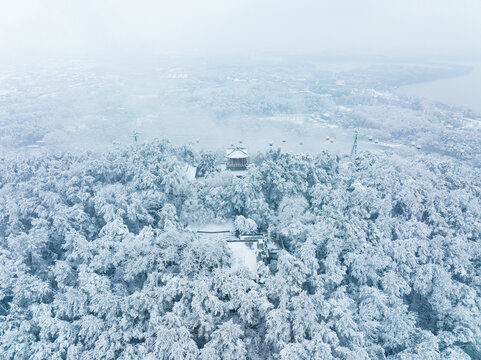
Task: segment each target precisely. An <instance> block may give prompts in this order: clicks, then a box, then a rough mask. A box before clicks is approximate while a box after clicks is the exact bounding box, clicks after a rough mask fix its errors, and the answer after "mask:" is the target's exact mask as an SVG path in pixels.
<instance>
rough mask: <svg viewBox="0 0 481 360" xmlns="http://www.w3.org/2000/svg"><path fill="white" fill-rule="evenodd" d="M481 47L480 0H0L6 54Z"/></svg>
mask: <svg viewBox="0 0 481 360" xmlns="http://www.w3.org/2000/svg"><path fill="white" fill-rule="evenodd" d="M136 53H139V54H142V55H157V54H164V53H166V54H179V55H182V54H194V55H195V54H202V55H211V54H224V55H237V54H240V55H254V54H262V53H282V54H299V53H312V54H361V55H368V54H374V55H392V54H394V55H426V54H427V55H432V54H479V53H481V0H396V1H394V0H329V1H323V0H289V1H287V0H172V1H171V0H157V1H152V0H130V1H128V0H0V55H1V57H2V59H9V60H16V59H23V58H26V59H33V58H36V57H38V58H44V57H53V58H56V57H78V56H92V55H93V56H102V57H103V56H117V54H136Z"/></svg>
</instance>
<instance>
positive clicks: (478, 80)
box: [398, 63, 481, 114]
mask: <svg viewBox="0 0 481 360" xmlns="http://www.w3.org/2000/svg"><path fill="white" fill-rule="evenodd" d="M470 65H471V66H473V71H471V72H470V73H468V74H466V75H462V76H458V77H453V78H445V79H441V80H436V81H430V82H424V83H418V84H409V85H404V86H401V87H399V88H398V92H399V93H400V94H403V95H410V96H415V97H423V98H428V99H431V100H435V101H440V102H443V103H446V104H449V105H454V106H460V107H463V108H467V109H470V110H472V111H474V112H475V113H477V114H480V113H481V63H477V64H470Z"/></svg>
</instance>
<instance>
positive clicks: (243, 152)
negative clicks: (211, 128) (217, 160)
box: [225, 147, 249, 159]
mask: <svg viewBox="0 0 481 360" xmlns="http://www.w3.org/2000/svg"><path fill="white" fill-rule="evenodd" d="M225 156H226V157H227V158H229V159H245V158H248V157H249V154H248V152H247V149H246V148H241V147H235V148H229V149H227V150H226V153H225Z"/></svg>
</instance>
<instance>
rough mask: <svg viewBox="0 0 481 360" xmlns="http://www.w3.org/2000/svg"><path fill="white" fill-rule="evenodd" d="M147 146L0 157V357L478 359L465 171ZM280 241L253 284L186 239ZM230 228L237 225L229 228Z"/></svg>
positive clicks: (480, 211) (474, 206)
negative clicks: (238, 169) (236, 230)
mask: <svg viewBox="0 0 481 360" xmlns="http://www.w3.org/2000/svg"><path fill="white" fill-rule="evenodd" d="M202 156H203V157H204V159H205V158H208V157H209V156H208V155H206V154H202V153H200V152H198V151H197V150H192V148H190V147H185V146H184V147H174V146H173V145H171V144H169V143H168V142H165V141H153V142H148V143H145V144H139V145H137V146H131V147H120V148H118V149H116V150H112V151H111V152H109V153H105V154H98V153H83V154H68V153H58V154H57V155H53V154H49V155H45V156H37V157H32V156H18V157H17V158H16V159H10V160H6V159H2V160H1V162H0V236H1V241H0V354H2V355H1V358H2V359H137V358H139V359H178V360H180V359H209V360H211V359H289V360H291V359H479V358H481V343H480V339H481V173H480V170H479V169H476V168H467V167H465V165H463V164H459V163H455V162H454V161H452V160H449V159H447V160H442V159H438V158H435V157H427V156H425V155H423V154H421V153H420V154H418V155H417V156H415V157H411V158H409V159H408V158H405V157H401V156H399V155H396V154H393V153H389V152H378V153H373V152H369V151H364V152H361V153H360V154H359V155H358V156H357V157H356V158H355V159H352V158H351V157H347V156H339V155H333V154H332V153H329V152H321V153H316V154H292V153H288V152H281V151H274V150H272V151H268V152H263V153H259V154H258V155H256V156H255V157H254V158H253V159H252V164H251V165H250V166H249V169H248V171H247V174H246V176H244V177H242V178H238V177H236V176H232V175H230V174H228V173H226V172H219V171H216V170H215V167H210V168H209V167H206V177H205V179H203V180H202V181H199V180H195V181H190V180H188V179H187V177H186V171H185V169H186V167H187V165H189V164H190V165H195V164H198V163H199V161H200V159H201V158H202ZM239 216H243V217H244V218H245V219H249V221H244V222H245V223H248V224H250V225H252V223H253V222H255V225H256V226H257V228H258V231H259V232H263V233H267V232H268V233H269V234H271V235H272V236H278V237H279V238H280V239H281V240H282V241H283V243H284V244H285V250H283V251H282V252H281V253H280V255H279V259H278V261H277V262H276V264H275V266H266V265H265V264H264V263H262V262H259V264H258V269H257V277H255V278H252V276H251V275H250V274H249V273H248V272H247V270H245V269H234V268H232V267H231V264H232V261H231V259H232V254H231V252H230V250H229V248H228V246H227V244H226V243H225V242H222V241H201V240H200V239H199V238H198V235H197V234H196V233H194V232H192V231H191V230H189V229H188V227H187V225H188V224H191V223H196V224H207V223H215V222H221V221H233V220H234V219H236V218H237V219H242V218H239ZM237 222H239V221H237Z"/></svg>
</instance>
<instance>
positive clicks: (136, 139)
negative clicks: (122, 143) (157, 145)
mask: <svg viewBox="0 0 481 360" xmlns="http://www.w3.org/2000/svg"><path fill="white" fill-rule="evenodd" d="M139 135H140V133H139V132H137V131H134V132H133V133H132V136H133V138H134V141H135V143H136V144H137V141H138V139H139Z"/></svg>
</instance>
